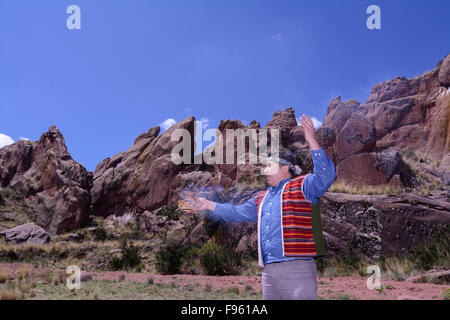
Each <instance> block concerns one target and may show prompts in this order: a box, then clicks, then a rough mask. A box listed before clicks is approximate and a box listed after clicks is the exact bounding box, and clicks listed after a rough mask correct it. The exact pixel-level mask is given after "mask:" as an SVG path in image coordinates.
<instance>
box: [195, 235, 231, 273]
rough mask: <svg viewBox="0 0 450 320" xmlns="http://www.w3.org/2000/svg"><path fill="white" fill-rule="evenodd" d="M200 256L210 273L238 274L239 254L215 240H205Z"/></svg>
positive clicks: (202, 263)
mask: <svg viewBox="0 0 450 320" xmlns="http://www.w3.org/2000/svg"><path fill="white" fill-rule="evenodd" d="M198 256H199V258H200V263H201V265H202V267H203V268H204V270H205V272H206V274H208V275H225V274H236V273H237V267H238V266H239V265H240V261H239V260H240V259H239V256H238V255H237V254H236V253H235V252H234V250H232V249H230V248H228V247H224V246H222V245H220V244H218V243H215V242H205V243H204V244H203V246H202V247H201V248H200V250H199V252H198Z"/></svg>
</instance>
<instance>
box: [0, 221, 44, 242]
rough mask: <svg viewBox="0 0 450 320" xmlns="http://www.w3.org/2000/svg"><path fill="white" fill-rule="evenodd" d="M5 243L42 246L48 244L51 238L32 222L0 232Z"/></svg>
mask: <svg viewBox="0 0 450 320" xmlns="http://www.w3.org/2000/svg"><path fill="white" fill-rule="evenodd" d="M1 233H2V234H3V235H4V236H5V239H6V241H7V242H12V243H15V244H17V243H24V242H25V243H33V244H44V243H48V242H50V240H51V238H50V236H49V234H48V233H47V232H45V230H44V229H43V228H41V227H39V226H38V225H36V224H34V223H33V222H30V223H26V224H22V225H19V226H17V227H14V228H11V229H8V230H4V231H2V232H1Z"/></svg>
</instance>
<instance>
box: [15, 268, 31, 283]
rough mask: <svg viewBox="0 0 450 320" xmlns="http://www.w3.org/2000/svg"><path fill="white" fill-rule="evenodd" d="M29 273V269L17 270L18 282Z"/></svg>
mask: <svg viewBox="0 0 450 320" xmlns="http://www.w3.org/2000/svg"><path fill="white" fill-rule="evenodd" d="M29 273H30V269H29V268H26V267H25V268H22V269H19V271H17V279H18V280H19V281H20V280H22V279H26V278H27V276H28V274H29Z"/></svg>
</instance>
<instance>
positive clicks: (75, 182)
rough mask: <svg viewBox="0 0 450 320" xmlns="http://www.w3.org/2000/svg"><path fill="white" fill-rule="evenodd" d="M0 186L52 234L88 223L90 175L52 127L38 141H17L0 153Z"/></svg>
mask: <svg viewBox="0 0 450 320" xmlns="http://www.w3.org/2000/svg"><path fill="white" fill-rule="evenodd" d="M0 185H1V186H2V187H4V188H5V187H9V188H10V189H12V190H13V191H14V192H15V193H16V195H17V196H18V197H19V198H21V201H22V200H23V201H24V203H26V204H27V205H28V206H29V207H30V210H31V211H32V214H33V215H35V216H36V219H37V221H38V223H39V225H41V226H42V227H44V228H45V229H46V230H47V231H48V232H49V233H51V234H56V233H60V232H63V231H66V230H74V229H77V228H79V227H81V226H82V225H84V224H85V222H86V221H87V218H88V215H89V205H90V200H91V199H90V194H89V189H90V188H91V185H92V173H90V172H87V171H86V169H85V168H84V166H82V165H81V164H79V163H78V162H76V161H75V160H73V159H72V157H71V156H70V154H69V152H68V151H67V147H66V145H65V142H64V137H63V135H62V134H61V133H60V131H59V130H58V128H56V127H54V126H52V127H50V128H49V131H48V132H46V133H44V134H42V136H41V138H40V139H39V140H38V141H34V142H31V141H25V140H20V141H18V142H16V143H14V144H12V145H9V146H6V147H4V148H2V149H0Z"/></svg>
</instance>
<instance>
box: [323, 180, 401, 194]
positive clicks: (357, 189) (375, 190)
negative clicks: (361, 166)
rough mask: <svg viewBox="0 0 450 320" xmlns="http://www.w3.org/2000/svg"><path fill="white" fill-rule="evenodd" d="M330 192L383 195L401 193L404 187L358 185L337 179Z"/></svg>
mask: <svg viewBox="0 0 450 320" xmlns="http://www.w3.org/2000/svg"><path fill="white" fill-rule="evenodd" d="M328 191H329V192H338V193H349V194H364V195H382V194H394V195H395V194H400V193H402V192H404V189H402V188H398V187H394V186H391V185H388V184H384V185H377V186H367V185H357V184H354V183H349V182H347V181H342V180H340V181H335V182H334V183H333V184H332V185H331V186H330V188H329V189H328Z"/></svg>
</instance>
